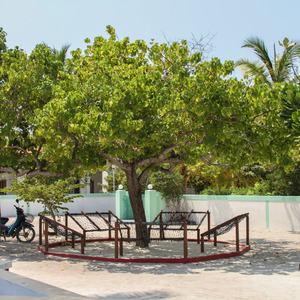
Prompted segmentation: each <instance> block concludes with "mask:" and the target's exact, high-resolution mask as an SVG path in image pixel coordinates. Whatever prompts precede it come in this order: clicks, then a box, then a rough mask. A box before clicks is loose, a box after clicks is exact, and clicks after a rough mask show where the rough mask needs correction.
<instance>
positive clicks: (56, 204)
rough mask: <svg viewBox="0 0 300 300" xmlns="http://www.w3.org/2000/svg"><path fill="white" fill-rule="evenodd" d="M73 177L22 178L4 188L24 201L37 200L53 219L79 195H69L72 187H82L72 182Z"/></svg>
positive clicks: (45, 212)
mask: <svg viewBox="0 0 300 300" xmlns="http://www.w3.org/2000/svg"><path fill="white" fill-rule="evenodd" d="M72 180H73V178H69V179H54V178H49V177H45V176H36V177H34V178H30V179H28V178H24V179H23V180H21V181H18V180H15V181H14V182H13V183H12V185H11V186H10V187H7V188H5V189H4V191H5V192H7V191H9V192H12V193H13V194H14V195H17V196H18V197H19V199H20V200H24V201H25V202H26V203H30V202H37V203H40V204H42V205H44V207H45V210H44V212H42V213H44V214H50V215H51V217H52V218H53V219H54V220H55V219H56V216H58V215H59V213H61V212H62V211H65V210H67V208H66V207H65V206H64V205H65V204H67V203H70V202H73V199H74V198H77V197H82V196H81V195H69V194H68V193H69V191H70V190H71V189H73V188H78V187H82V186H83V184H72Z"/></svg>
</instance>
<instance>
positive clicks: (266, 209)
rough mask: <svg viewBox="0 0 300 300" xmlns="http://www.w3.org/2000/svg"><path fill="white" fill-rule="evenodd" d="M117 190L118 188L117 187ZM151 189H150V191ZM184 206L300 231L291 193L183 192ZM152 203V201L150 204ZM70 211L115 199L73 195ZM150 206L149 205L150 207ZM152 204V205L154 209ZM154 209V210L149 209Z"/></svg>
mask: <svg viewBox="0 0 300 300" xmlns="http://www.w3.org/2000/svg"><path fill="white" fill-rule="evenodd" d="M117 192H118V191H117ZM154 192H155V191H151V193H154ZM16 198H17V197H16V196H14V195H1V196H0V206H1V213H2V216H5V217H13V216H15V215H16V212H15V208H14V206H13V205H14V204H15V200H16ZM183 202H184V208H185V210H192V209H193V210H195V211H206V210H209V211H210V212H211V224H212V225H217V224H220V223H222V222H224V221H226V220H229V219H231V218H233V217H234V216H237V215H240V214H243V213H249V217H250V228H270V229H278V230H288V231H300V197H292V196H286V197H283V196H231V195H224V196H223V195H207V196H206V195H184V199H183ZM152 203H153V205H152ZM20 205H21V206H23V207H24V208H25V211H26V209H27V212H28V213H31V214H33V215H37V214H38V213H39V212H41V211H43V206H42V205H40V204H37V203H34V204H31V205H30V206H29V207H27V205H26V204H25V203H24V202H22V201H21V202H20ZM66 206H67V207H68V208H69V212H70V213H77V212H81V211H84V212H94V211H99V212H100V211H101V212H105V211H108V210H110V211H112V212H113V213H116V210H119V209H120V208H119V207H118V208H116V200H115V194H114V193H107V194H84V195H83V198H75V199H74V203H69V204H68V205H66ZM152 206H153V207H152ZM156 206H157V203H156V202H155V201H154V202H152V201H150V202H149V203H148V202H147V205H145V209H146V214H147V216H148V215H149V218H150V219H151V218H152V215H153V214H152V212H153V211H154V210H157V209H159V210H160V209H161V208H160V207H159V208H158V207H156ZM154 208H155V209H154ZM153 209H154V210H153Z"/></svg>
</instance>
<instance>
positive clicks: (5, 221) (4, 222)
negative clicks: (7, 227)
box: [1, 218, 9, 225]
mask: <svg viewBox="0 0 300 300" xmlns="http://www.w3.org/2000/svg"><path fill="white" fill-rule="evenodd" d="M8 220H9V218H1V225H4V224H6V223H7V222H8Z"/></svg>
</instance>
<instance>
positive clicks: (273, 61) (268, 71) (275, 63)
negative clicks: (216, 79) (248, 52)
mask: <svg viewBox="0 0 300 300" xmlns="http://www.w3.org/2000/svg"><path fill="white" fill-rule="evenodd" d="M279 45H280V46H283V47H284V51H283V53H282V55H278V54H277V53H276V48H275V44H274V56H273V58H271V57H270V56H269V52H268V49H267V47H266V45H265V43H264V41H263V40H261V39H260V38H258V37H252V38H249V39H247V40H245V42H244V44H243V45H242V48H249V49H252V50H253V51H254V53H255V55H256V56H257V57H258V59H259V60H258V61H254V62H252V61H249V60H248V59H240V60H238V61H237V62H236V63H235V66H236V67H238V68H240V69H241V71H242V72H243V73H244V75H248V76H250V77H257V76H261V77H262V79H263V81H264V82H265V83H267V84H268V85H270V86H273V84H274V83H276V82H287V81H292V80H293V79H296V78H297V73H296V70H295V67H294V66H295V59H296V57H298V56H299V54H300V45H299V44H296V43H295V42H293V43H289V40H288V39H287V38H285V39H284V41H283V43H280V42H279Z"/></svg>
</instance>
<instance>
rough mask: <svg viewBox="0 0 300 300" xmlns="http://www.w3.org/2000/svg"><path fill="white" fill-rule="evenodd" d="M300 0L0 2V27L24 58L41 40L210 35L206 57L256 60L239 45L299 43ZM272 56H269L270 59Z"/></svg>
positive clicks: (78, 44) (79, 44) (74, 43)
mask: <svg viewBox="0 0 300 300" xmlns="http://www.w3.org/2000/svg"><path fill="white" fill-rule="evenodd" d="M299 11H300V0H205V1H204V0H181V1H180V0H51V1H49V0H9V1H8V0H0V27H2V28H3V29H4V31H5V32H6V33H7V45H8V46H9V47H11V48H13V47H15V46H19V47H21V48H22V49H24V50H25V51H26V52H27V53H28V54H29V53H30V52H31V51H32V50H33V48H34V47H35V45H36V44H38V43H42V42H45V43H46V44H48V45H49V46H51V47H55V48H57V49H60V48H61V47H62V46H63V45H64V44H71V46H70V49H71V50H75V49H77V48H81V49H85V43H84V39H85V38H90V39H91V40H93V39H94V37H96V36H104V37H108V35H107V33H106V26H107V25H111V26H113V27H114V28H115V29H116V33H117V36H118V38H119V39H123V38H124V37H127V36H128V37H129V38H130V40H131V41H134V40H136V39H143V40H145V41H146V42H150V40H151V39H152V38H154V39H155V41H157V42H158V43H163V42H166V40H168V41H179V40H182V39H186V40H192V39H193V36H194V37H195V38H196V39H200V38H201V37H204V36H208V37H212V46H213V48H212V51H211V52H210V53H209V57H219V58H220V59H221V61H225V60H233V61H236V60H237V59H240V58H249V59H251V60H253V59H255V57H254V55H253V53H252V52H251V50H249V49H245V48H241V45H242V44H243V41H244V40H245V39H247V38H249V37H253V36H258V37H260V38H261V39H263V40H264V41H265V43H266V45H267V47H268V48H269V49H270V50H272V49H273V44H274V43H275V44H276V47H277V49H278V51H279V52H280V47H279V46H278V41H282V40H283V39H284V38H285V37H288V38H289V39H290V40H292V41H297V40H300V32H299V28H300V18H299ZM272 53H273V52H271V53H270V55H271V56H272Z"/></svg>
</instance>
